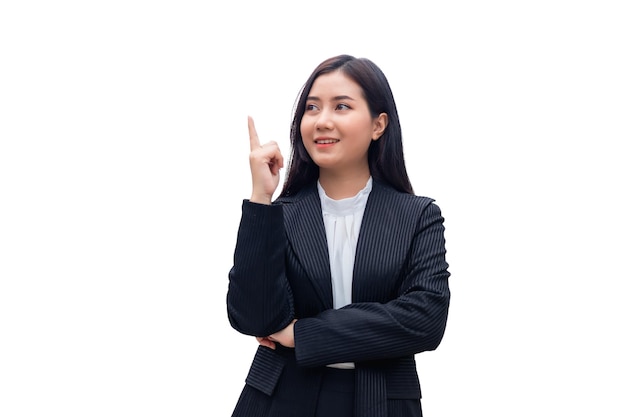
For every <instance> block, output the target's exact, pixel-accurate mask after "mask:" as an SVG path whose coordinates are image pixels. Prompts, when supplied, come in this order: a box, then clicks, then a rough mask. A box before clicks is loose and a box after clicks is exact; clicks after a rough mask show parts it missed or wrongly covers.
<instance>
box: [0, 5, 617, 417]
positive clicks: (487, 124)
mask: <svg viewBox="0 0 626 417" xmlns="http://www.w3.org/2000/svg"><path fill="white" fill-rule="evenodd" d="M621 3H622V2H619V1H601V0H600V1H597V0H596V1H554V0H542V1H517V2H513V1H484V0H479V1H473V2H470V1H440V2H418V3H412V2H407V1H394V0H387V1H381V2H367V1H358V2H357V1H326V0H322V1H315V2H287V1H285V2H274V3H271V2H256V1H229V2H212V3H211V2H205V1H183V0H179V1H175V2H174V1H150V2H148V1H138V0H124V1H107V2H95V1H92V2H86V1H82V2H81V1H56V2H52V1H51V2H44V1H5V2H3V3H2V4H1V5H0V60H1V65H0V74H1V77H0V139H1V142H0V202H1V204H0V278H1V281H0V341H1V343H0V350H1V352H0V415H2V416H3V417H17V416H52V415H55V416H56V415H59V416H65V417H69V416H81V417H84V416H107V417H109V416H120V417H121V416H132V417H136V416H151V417H158V416H186V417H192V416H229V415H230V412H231V411H232V408H233V407H234V405H235V402H236V400H237V397H238V395H239V392H240V390H241V388H242V387H243V382H244V378H245V376H246V374H247V370H248V366H249V364H250V361H251V360H252V357H253V355H254V351H255V349H256V342H255V341H254V340H252V339H251V338H249V337H244V336H241V335H239V334H237V333H236V332H235V331H234V330H233V329H232V328H230V326H229V324H228V320H227V317H226V306H225V297H226V289H227V273H228V269H229V268H230V265H231V261H232V253H233V249H234V239H235V235H236V231H237V227H238V221H239V215H240V206H241V202H242V200H243V199H244V198H247V197H249V192H250V179H249V172H248V165H247V163H248V161H247V156H248V143H247V140H248V137H247V128H246V116H247V115H248V114H250V115H252V116H254V118H255V120H256V124H257V129H258V131H259V135H260V137H261V140H262V141H267V140H276V141H278V142H279V144H280V146H281V147H282V149H283V150H284V152H285V154H287V153H288V150H289V142H288V133H289V123H290V120H291V111H292V106H293V104H294V102H295V99H296V95H297V93H298V90H299V88H300V87H301V85H302V84H303V83H304V81H305V80H306V78H307V76H308V75H309V73H310V72H311V71H312V70H313V68H314V67H315V66H316V65H317V64H318V63H319V62H320V61H322V60H323V59H325V58H328V57H330V56H333V55H336V54H339V53H348V54H352V55H355V56H364V57H368V58H370V59H372V60H373V61H374V62H376V63H377V64H378V65H379V66H380V67H381V68H382V69H383V71H384V72H385V73H386V74H387V76H388V78H389V81H390V83H391V86H392V88H393V90H394V94H395V96H396V100H397V104H398V107H399V112H400V119H401V122H402V127H403V133H404V140H405V149H406V160H407V165H408V169H409V174H410V176H411V179H412V182H413V185H414V188H415V189H416V191H417V193H418V194H422V195H427V196H430V197H434V198H436V199H437V201H438V203H439V205H440V207H441V209H442V211H443V214H444V217H445V218H446V226H447V240H448V261H449V263H450V272H451V273H452V276H451V280H450V283H451V289H452V294H453V295H452V304H451V310H450V317H449V325H448V329H447V333H446V335H445V337H444V340H443V342H442V344H441V346H440V347H439V349H437V350H436V351H434V352H428V353H424V354H420V355H417V361H418V369H419V372H420V377H421V381H422V388H423V397H424V398H423V408H424V412H425V415H426V416H427V417H450V416H461V415H469V416H483V417H485V416H497V417H501V416H507V417H511V416H527V415H533V416H565V415H567V416H588V415H594V416H602V417H610V416H616V417H617V416H621V417H623V416H624V415H626V406H625V405H624V389H625V388H626V383H625V381H624V378H625V377H624V375H625V374H626V364H625V361H624V352H626V344H625V342H624V318H625V317H626V309H625V307H624V295H623V290H624V279H625V278H626V274H625V268H624V259H625V253H624V252H625V251H624V249H625V244H624V236H625V233H626V227H625V220H624V213H625V212H626V205H625V204H624V178H626V175H625V169H624V156H625V155H624V150H623V149H624V142H625V139H626V123H625V116H626V99H625V97H626V82H625V80H626V77H625V74H626V59H625V51H626V42H625V40H626V29H625V28H626V26H625V25H624V21H625V19H626V14H625V13H624V11H623V9H622V8H620V5H621Z"/></svg>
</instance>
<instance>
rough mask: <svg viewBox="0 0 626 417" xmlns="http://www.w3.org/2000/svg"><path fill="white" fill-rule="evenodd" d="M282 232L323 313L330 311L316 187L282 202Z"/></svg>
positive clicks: (328, 269) (328, 279) (326, 262)
mask: <svg viewBox="0 0 626 417" xmlns="http://www.w3.org/2000/svg"><path fill="white" fill-rule="evenodd" d="M283 212H284V216H285V229H286V233H287V238H288V239H289V241H290V242H291V245H292V247H293V251H294V253H295V255H296V257H297V258H298V260H299V261H300V262H301V263H302V266H303V267H304V269H305V270H306V271H307V273H309V278H310V279H311V281H312V282H313V285H314V287H315V288H316V290H317V292H318V295H319V298H320V300H321V302H322V304H323V306H324V308H325V309H327V308H332V306H333V295H332V284H331V280H330V261H329V258H328V243H327V241H326V230H325V228H324V219H323V218H322V209H321V205H320V199H319V194H318V192H317V188H316V187H315V186H312V187H308V188H306V189H304V190H302V191H301V192H300V193H298V195H297V196H296V197H294V198H293V199H291V198H286V199H285V200H284V201H283Z"/></svg>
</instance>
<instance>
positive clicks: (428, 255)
mask: <svg viewBox="0 0 626 417" xmlns="http://www.w3.org/2000/svg"><path fill="white" fill-rule="evenodd" d="M248 129H249V133H250V169H251V173H252V183H253V186H252V195H251V197H250V199H249V200H244V201H243V205H242V216H241V222H240V225H239V231H238V236H237V245H236V248H235V254H234V265H233V267H232V269H231V270H230V272H229V287H228V294H227V311H228V317H229V320H230V323H231V325H232V327H233V328H234V329H236V330H237V331H239V332H241V333H243V334H247V335H251V336H255V337H256V338H257V340H258V342H259V348H258V350H257V353H256V356H255V358H254V360H253V362H252V365H251V367H250V371H249V374H248V376H247V378H246V381H245V382H246V383H245V386H244V388H243V391H242V393H241V395H240V398H239V401H238V403H237V405H236V407H235V410H234V412H233V416H234V417H240V416H245V417H253V416H258V417H289V416H294V417H353V416H354V417H374V416H376V417H405V416H406V417H408V416H411V417H414V416H421V415H422V411H421V405H420V398H421V393H420V385H419V381H418V376H417V372H416V368H415V360H414V355H415V354H417V353H419V352H423V351H427V350H433V349H435V348H436V347H437V346H438V345H439V343H440V342H441V339H442V337H443V334H444V330H445V327H446V320H447V316H448V306H449V299H450V291H449V287H448V277H449V272H448V264H447V262H446V259H445V253H446V250H445V240H444V226H443V218H442V216H441V212H440V209H439V208H438V206H437V205H435V204H434V201H433V200H432V199H430V198H426V197H418V196H416V195H415V194H414V193H413V189H412V187H411V183H410V181H409V178H408V176H407V172H406V167H405V164H404V154H403V148H402V134H401V129H400V122H399V119H398V114H397V110H396V105H395V101H394V98H393V95H392V92H391V89H390V87H389V84H388V82H387V79H386V77H385V75H384V74H383V72H382V71H381V70H380V69H379V68H378V66H376V65H375V64H374V63H373V62H371V61H370V60H368V59H364V58H359V59H357V58H354V57H352V56H349V55H340V56H336V57H333V58H330V59H328V60H326V61H324V62H322V63H321V64H320V65H319V66H318V67H317V68H316V69H315V70H314V71H313V73H312V74H311V76H310V77H309V79H308V80H307V82H306V84H305V85H304V86H303V88H302V90H301V92H300V96H299V98H298V102H297V106H296V109H295V113H294V118H293V122H292V125H291V146H292V151H291V158H290V164H289V167H288V172H287V176H286V178H285V183H284V185H283V188H282V191H281V193H280V195H279V196H278V198H277V199H276V200H275V201H272V196H273V195H274V192H275V191H276V188H277V186H278V183H279V170H280V168H282V167H283V156H282V155H281V152H280V150H279V148H278V146H277V144H276V143H275V142H268V143H264V144H261V143H260V141H259V138H258V136H257V133H256V130H255V127H254V122H253V120H252V119H250V118H249V119H248Z"/></svg>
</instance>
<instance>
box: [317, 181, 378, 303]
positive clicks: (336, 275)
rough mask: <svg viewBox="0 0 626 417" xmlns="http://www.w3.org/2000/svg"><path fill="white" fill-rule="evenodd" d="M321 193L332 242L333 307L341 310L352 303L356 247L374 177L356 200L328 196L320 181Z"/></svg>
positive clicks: (329, 252)
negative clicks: (336, 198) (334, 198)
mask: <svg viewBox="0 0 626 417" xmlns="http://www.w3.org/2000/svg"><path fill="white" fill-rule="evenodd" d="M317 190H318V192H319V196H320V201H321V203H322V214H323V216H324V226H325V227H326V239H327V241H328V255H329V256H330V275H331V280H332V289H333V307H334V308H341V307H343V306H345V305H347V304H350V303H351V302H352V270H353V268H354V257H355V254H356V244H357V241H358V239H359V229H360V228H361V221H362V220H363V213H364V212H365V205H366V204H367V198H368V197H369V194H370V191H371V190H372V177H370V178H369V180H368V181H367V184H366V185H365V187H364V188H363V189H362V190H361V191H359V192H358V193H357V194H356V195H355V196H354V197H349V198H343V199H341V200H333V199H332V198H330V197H328V196H327V195H326V192H324V189H323V188H322V186H321V185H320V183H319V181H318V182H317Z"/></svg>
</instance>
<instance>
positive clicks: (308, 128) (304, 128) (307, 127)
mask: <svg viewBox="0 0 626 417" xmlns="http://www.w3.org/2000/svg"><path fill="white" fill-rule="evenodd" d="M312 129H313V124H312V123H311V122H310V121H307V120H306V119H302V121H301V122H300V134H301V135H302V137H303V138H304V137H307V136H310V135H311V134H312V131H313V130H312Z"/></svg>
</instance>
